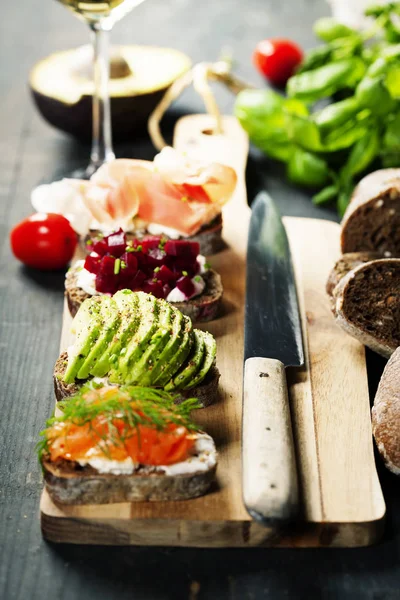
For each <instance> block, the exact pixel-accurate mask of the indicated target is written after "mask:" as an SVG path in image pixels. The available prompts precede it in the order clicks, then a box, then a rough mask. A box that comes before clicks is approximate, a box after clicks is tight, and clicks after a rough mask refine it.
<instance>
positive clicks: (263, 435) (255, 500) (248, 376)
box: [242, 358, 298, 525]
mask: <svg viewBox="0 0 400 600" xmlns="http://www.w3.org/2000/svg"><path fill="white" fill-rule="evenodd" d="M242 469H243V475H242V477H243V499H244V504H245V506H246V509H247V511H248V512H249V514H250V515H251V516H252V517H253V518H254V519H257V520H259V521H262V522H264V523H266V524H271V525H279V524H280V523H282V524H284V523H286V522H288V521H290V520H292V519H293V518H294V517H295V516H296V513H297V508H298V490H297V473H296V459H295V452H294V445H293V435H292V425H291V419H290V409H289V400H288V391H287V383H286V374H285V367H284V365H283V364H282V363H281V362H280V361H279V360H274V359H270V358H249V359H247V360H246V362H245V367H244V393H243V430H242Z"/></svg>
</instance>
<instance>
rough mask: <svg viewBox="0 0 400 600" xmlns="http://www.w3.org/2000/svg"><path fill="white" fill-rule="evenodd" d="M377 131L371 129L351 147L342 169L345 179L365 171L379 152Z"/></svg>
mask: <svg viewBox="0 0 400 600" xmlns="http://www.w3.org/2000/svg"><path fill="white" fill-rule="evenodd" d="M379 141H380V139H379V132H378V129H377V128H375V129H371V130H370V131H368V132H367V133H366V135H364V137H362V138H361V139H360V140H358V142H357V143H356V144H355V145H354V146H353V148H352V149H351V152H350V154H349V157H348V159H347V162H346V164H345V166H344V167H343V169H342V173H343V175H344V177H345V178H350V177H352V176H353V175H356V174H357V173H361V172H362V171H365V169H366V168H367V167H368V165H369V164H370V163H371V162H372V161H373V160H374V158H375V157H376V156H377V154H378V152H379Z"/></svg>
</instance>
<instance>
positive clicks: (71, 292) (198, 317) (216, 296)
mask: <svg viewBox="0 0 400 600" xmlns="http://www.w3.org/2000/svg"><path fill="white" fill-rule="evenodd" d="M77 275H78V267H76V266H75V267H71V268H70V269H69V271H68V272H67V274H66V276H65V296H66V298H67V304H68V308H69V312H70V313H71V315H72V316H73V317H74V316H75V315H76V313H77V312H78V309H79V307H80V305H81V304H82V302H84V300H86V299H87V298H90V294H88V293H87V292H85V291H84V290H82V288H80V287H78V286H77ZM202 277H203V279H204V281H205V284H206V287H205V288H204V291H203V293H202V294H200V295H199V296H196V297H195V298H192V299H191V300H187V301H186V302H171V303H170V304H171V305H172V306H175V308H177V309H178V310H180V311H181V313H183V314H184V315H186V316H187V317H190V319H191V320H192V321H193V322H194V323H195V322H198V323H199V322H203V323H205V322H207V321H212V320H213V319H215V318H216V317H217V314H218V311H219V309H220V306H221V302H222V295H223V292H224V288H223V287H222V281H221V276H220V275H219V274H218V273H217V272H216V271H214V270H213V269H209V270H208V271H207V272H206V273H204V275H202Z"/></svg>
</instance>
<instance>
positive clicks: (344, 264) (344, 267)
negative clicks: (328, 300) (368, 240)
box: [326, 252, 384, 296]
mask: <svg viewBox="0 0 400 600" xmlns="http://www.w3.org/2000/svg"><path fill="white" fill-rule="evenodd" d="M379 258H384V256H383V254H381V253H379V252H349V253H347V254H343V256H341V257H340V258H339V260H338V261H336V263H335V266H334V267H333V269H332V271H331V272H330V273H329V277H328V281H327V282H326V291H327V293H328V294H329V296H332V295H333V290H334V289H335V287H336V286H337V284H338V283H339V281H340V280H341V279H342V278H343V277H344V276H345V275H347V273H348V272H349V271H351V270H352V269H355V268H356V267H358V266H359V265H362V264H364V263H366V262H370V261H371V260H377V259H379Z"/></svg>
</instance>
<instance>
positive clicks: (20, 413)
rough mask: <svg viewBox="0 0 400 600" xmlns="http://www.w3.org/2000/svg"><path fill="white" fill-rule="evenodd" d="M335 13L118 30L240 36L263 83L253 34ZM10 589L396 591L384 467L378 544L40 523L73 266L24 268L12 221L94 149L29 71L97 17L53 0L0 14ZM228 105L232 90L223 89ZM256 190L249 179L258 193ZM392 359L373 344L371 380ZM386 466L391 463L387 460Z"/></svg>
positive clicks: (1, 311)
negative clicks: (115, 542)
mask: <svg viewBox="0 0 400 600" xmlns="http://www.w3.org/2000/svg"><path fill="white" fill-rule="evenodd" d="M328 13H329V6H328V4H327V3H326V2H325V1H324V0H296V1H295V0H285V2H277V1H276V0H247V1H246V3H243V2H242V1H241V0H229V1H228V0H220V1H219V2H198V1H196V0H185V1H181V0H179V1H178V0H171V2H165V1H162V0H149V2H145V3H143V4H142V5H141V6H140V7H139V8H138V9H137V10H136V11H135V12H134V13H132V14H131V15H130V16H129V17H127V18H126V19H125V21H122V22H121V23H120V24H119V25H118V26H117V27H116V29H115V33H114V34H113V39H114V41H115V42H119V41H120V42H121V43H132V42H134V43H148V44H154V43H157V44H160V45H171V46H174V47H177V48H179V49H181V50H183V51H185V52H187V53H188V54H189V55H190V56H191V57H192V59H193V60H194V61H196V60H203V59H206V60H213V59H215V58H216V57H217V56H218V55H219V53H220V51H221V48H222V47H223V46H229V47H231V48H232V49H233V53H234V57H235V59H236V60H237V61H238V63H239V65H238V70H239V73H241V74H242V75H243V76H245V77H247V78H248V79H249V80H250V81H252V82H253V83H256V84H262V79H261V77H259V76H258V75H257V74H256V73H255V71H254V69H253V67H252V65H251V63H250V56H251V52H252V50H253V47H254V44H255V43H256V41H258V40H259V39H262V38H263V37H268V36H276V35H285V36H288V37H292V38H294V39H295V40H296V41H298V42H299V43H300V44H302V45H303V46H305V47H310V46H311V45H313V44H314V43H315V42H314V39H313V36H312V33H311V24H312V23H313V21H314V20H315V19H316V18H317V17H319V16H322V15H327V14H328ZM0 31H1V35H0V97H1V111H0V131H1V136H0V148H1V152H0V226H1V233H2V234H3V238H2V244H1V250H0V328H1V332H0V381H1V394H0V410H1V419H0V432H1V437H0V597H2V598H4V599H6V600H14V599H17V600H20V599H21V600H25V599H26V598H30V599H33V600H36V599H42V598H48V597H51V598H54V600H61V599H63V600H72V599H74V600H75V599H78V598H84V599H85V600H92V599H93V600H94V599H96V600H101V599H103V598H104V599H106V598H107V600H108V599H110V598H118V600H128V599H129V600H130V599H131V598H132V597H133V596H134V597H135V600H144V599H146V600H148V599H149V598H151V599H152V600H164V599H169V598H173V599H174V600H180V599H184V598H191V599H194V598H198V599H199V600H202V599H203V598H218V599H220V600H225V599H227V598H229V599H235V600H236V599H238V600H239V599H240V600H242V599H244V598H274V600H275V599H278V598H286V599H287V598H289V599H295V600H298V599H301V598H306V599H308V598H311V597H312V598H319V597H327V596H329V597H330V598H333V597H335V598H340V600H343V599H344V600H346V599H351V600H357V599H360V600H361V599H362V600H376V598H377V597H380V598H390V599H391V598H393V599H394V598H396V597H397V595H398V588H399V580H398V563H399V555H400V511H399V506H400V491H399V485H398V481H397V479H395V478H394V477H392V476H391V475H390V474H389V473H387V472H386V471H385V470H384V469H382V468H380V478H381V481H382V483H383V489H384V493H385V499H386V502H387V506H388V518H387V525H386V530H385V536H384V541H383V542H382V543H381V544H380V545H378V546H377V547H372V548H365V549H360V550H352V551H350V552H349V551H336V550H324V551H321V550H304V551H303V550H298V549H295V550H284V551H282V550H280V549H279V550H274V549H262V550H257V549H254V550H250V549H245V550H234V551H230V550H214V551H203V550H196V549H179V548H176V549H163V548H160V549H155V548H133V547H131V548H126V547H124V548H113V549H111V548H109V547H108V548H101V547H91V548H89V547H87V546H67V545H66V546H60V545H56V546H53V545H51V544H46V543H45V542H43V540H42V538H41V533H40V528H39V525H38V519H37V516H38V510H39V497H40V493H41V489H42V481H41V474H40V470H39V467H38V464H37V461H36V457H35V455H34V451H33V449H34V445H35V443H36V439H37V434H38V432H39V431H40V429H41V428H42V426H43V423H44V421H45V419H46V418H47V416H48V414H49V413H50V411H51V408H52V406H53V394H52V384H51V372H52V367H53V361H54V357H55V356H56V355H57V352H58V345H59V336H60V327H61V323H60V320H59V316H60V314H61V311H62V306H63V293H62V286H63V274H62V273H61V274H59V275H54V274H51V275H46V274H43V273H37V272H36V273H35V272H31V271H28V270H26V269H23V268H21V267H20V266H19V265H18V264H17V262H16V261H14V260H13V259H12V256H11V253H10V250H9V245H8V241H7V234H8V231H9V229H10V228H11V227H12V225H13V224H15V223H16V222H17V221H19V220H20V219H22V218H23V217H24V216H26V215H27V214H28V213H29V212H30V210H31V208H30V204H29V193H30V190H31V188H32V187H33V186H34V185H36V183H37V182H38V181H40V180H41V179H42V178H46V177H49V176H50V177H51V176H52V175H53V173H54V172H55V171H57V170H59V169H60V168H64V169H65V170H71V169H72V168H74V167H76V166H81V164H82V162H83V161H84V160H85V157H87V155H88V148H83V147H82V146H79V145H77V144H75V143H74V142H73V141H72V140H70V139H69V138H68V137H66V136H64V135H62V134H61V133H59V132H57V131H55V130H53V129H51V128H50V127H48V126H47V125H46V124H44V123H43V122H42V121H41V119H40V118H39V117H38V116H37V114H36V113H35V111H34V108H33V106H32V103H31V99H30V97H29V94H28V91H27V88H26V82H27V77H28V73H29V70H30V68H31V67H32V66H33V64H34V62H35V61H36V60H38V59H39V58H42V57H43V56H45V55H46V54H48V53H50V52H54V51H56V50H58V49H62V48H68V47H71V46H74V45H78V44H83V43H86V42H87V41H88V35H87V30H86V28H85V27H84V26H83V25H82V24H80V23H79V22H78V21H77V20H76V19H75V18H74V17H73V16H71V15H69V14H68V13H67V11H65V9H64V8H63V7H61V6H60V5H58V3H56V2H55V1H51V0H46V2H43V3H40V5H39V4H38V2H37V1H36V0H24V2H23V3H22V2H5V3H4V6H2V19H1V23H0ZM217 95H218V101H219V103H220V105H221V107H222V110H223V111H224V112H229V110H230V108H231V106H232V98H231V96H230V95H229V94H228V93H226V92H224V91H222V90H220V89H217ZM202 109H203V107H202V104H201V102H200V101H199V100H198V99H197V98H196V97H195V95H194V94H193V93H191V92H188V93H186V94H185V96H184V97H182V99H181V100H180V101H179V102H178V103H177V104H176V106H175V107H174V110H172V112H171V117H170V118H169V119H168V118H167V119H166V121H165V123H164V124H163V129H164V131H165V133H166V134H167V135H168V132H169V135H171V122H173V121H174V118H175V116H176V114H179V113H182V112H183V113H185V112H186V113H189V112H199V111H201V110H202ZM118 154H119V155H123V154H124V155H126V156H137V157H142V158H151V157H152V156H153V154H154V150H153V148H152V147H151V144H150V143H149V142H148V141H144V140H139V139H138V140H133V141H132V145H130V146H129V147H128V146H127V147H124V148H119V149H118ZM254 165H256V166H257V167H258V168H261V169H262V179H263V184H264V185H267V187H268V190H269V191H270V192H271V194H272V195H273V196H274V198H275V199H276V200H277V202H278V203H279V206H280V208H281V210H282V212H283V213H284V214H289V215H294V216H308V217H322V218H331V219H334V218H335V217H334V214H333V212H329V211H322V210H320V209H317V208H316V207H313V206H312V205H311V203H310V201H309V195H308V194H307V193H304V192H302V191H300V192H299V191H298V190H296V189H294V188H292V187H290V186H288V185H286V184H283V183H282V180H281V178H280V173H279V171H277V169H276V166H275V165H273V164H271V163H269V162H268V161H266V160H264V159H261V158H260V159H259V157H258V153H256V154H254V155H253V160H252V161H251V163H250V169H249V172H251V175H252V179H251V180H250V181H249V184H250V190H252V189H253V186H254V185H255V183H256V181H257V179H255V178H254V173H253V171H254V169H253V168H252V167H254ZM251 196H252V192H251V191H250V197H251ZM383 366H384V361H383V360H381V359H379V358H377V357H373V355H372V354H369V367H370V368H369V380H370V391H371V394H373V392H374V390H375V389H376V385H377V381H378V378H379V375H380V373H381V371H382V369H383ZM378 464H379V466H380V467H381V465H380V463H378Z"/></svg>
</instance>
